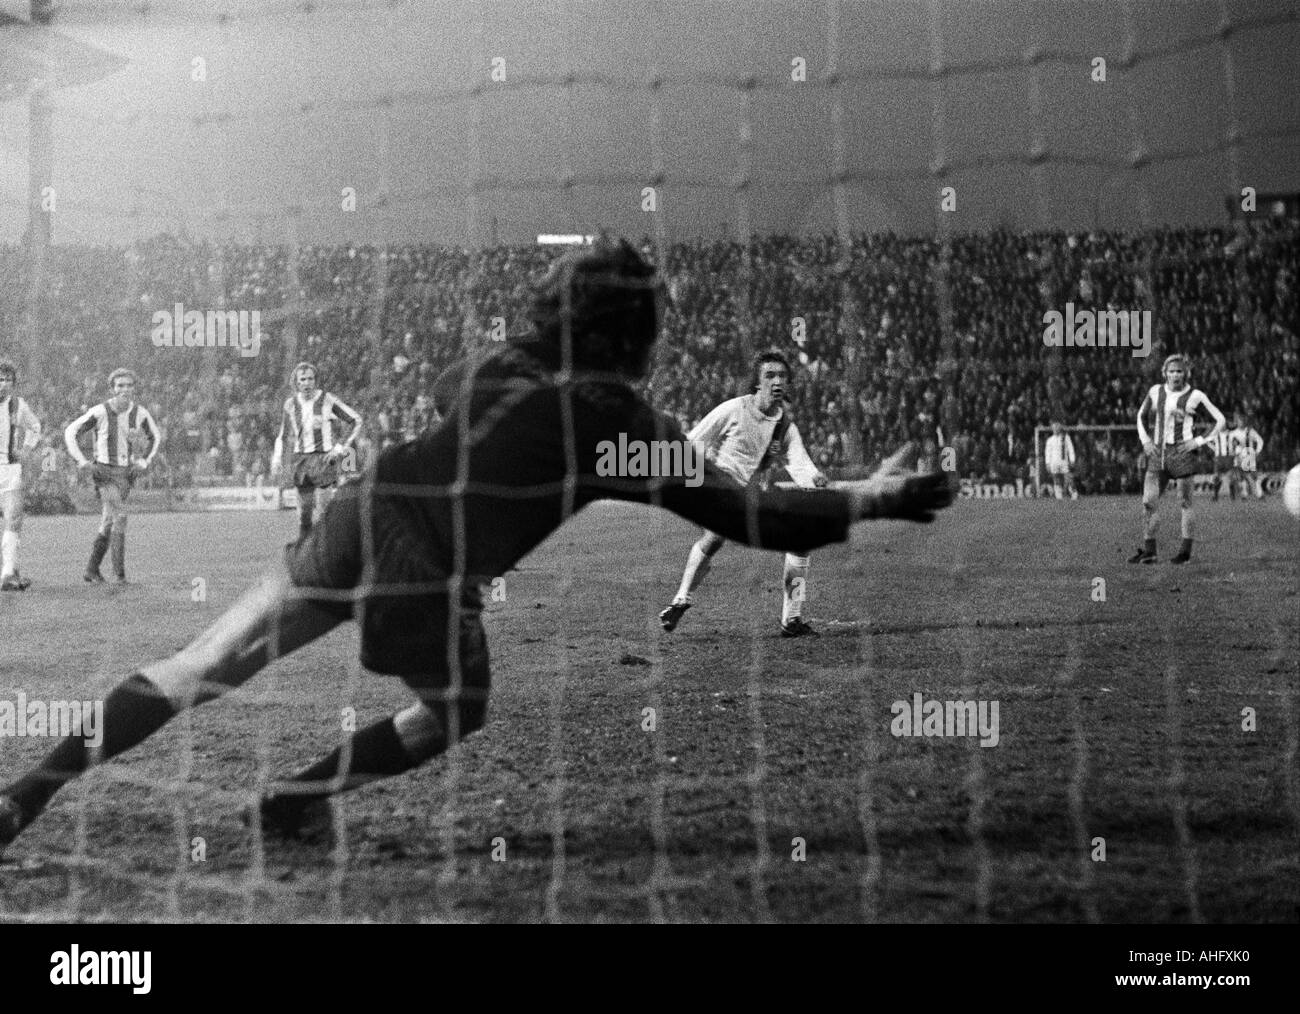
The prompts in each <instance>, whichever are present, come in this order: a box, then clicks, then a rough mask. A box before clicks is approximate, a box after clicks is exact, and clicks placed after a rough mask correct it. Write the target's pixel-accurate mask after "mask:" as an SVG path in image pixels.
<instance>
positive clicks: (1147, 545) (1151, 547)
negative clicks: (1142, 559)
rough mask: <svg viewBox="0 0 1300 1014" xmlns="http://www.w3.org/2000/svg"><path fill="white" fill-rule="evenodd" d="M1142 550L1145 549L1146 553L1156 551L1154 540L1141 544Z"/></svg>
mask: <svg viewBox="0 0 1300 1014" xmlns="http://www.w3.org/2000/svg"><path fill="white" fill-rule="evenodd" d="M1142 548H1143V549H1145V550H1146V551H1147V552H1148V553H1154V552H1155V551H1156V540H1155V539H1147V540H1146V541H1144V542H1143V543H1142Z"/></svg>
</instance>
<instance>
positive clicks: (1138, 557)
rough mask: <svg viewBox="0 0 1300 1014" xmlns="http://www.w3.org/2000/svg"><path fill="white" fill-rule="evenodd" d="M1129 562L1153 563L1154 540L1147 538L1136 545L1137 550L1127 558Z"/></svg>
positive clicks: (1154, 560) (1154, 554) (1154, 552)
mask: <svg viewBox="0 0 1300 1014" xmlns="http://www.w3.org/2000/svg"><path fill="white" fill-rule="evenodd" d="M1128 562H1129V563H1155V562H1156V540H1155V539H1147V540H1146V542H1144V543H1142V545H1140V546H1139V547H1138V551H1137V552H1136V553H1134V554H1133V555H1132V556H1130V557H1129V558H1128Z"/></svg>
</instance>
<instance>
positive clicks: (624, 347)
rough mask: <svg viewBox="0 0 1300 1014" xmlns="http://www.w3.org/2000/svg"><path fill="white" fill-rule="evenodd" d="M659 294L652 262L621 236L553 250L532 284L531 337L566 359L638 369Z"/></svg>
mask: <svg viewBox="0 0 1300 1014" xmlns="http://www.w3.org/2000/svg"><path fill="white" fill-rule="evenodd" d="M665 298H666V294H665V293H664V291H663V287H662V285H661V284H660V283H659V280H658V275H657V273H656V271H655V268H654V265H652V264H650V263H648V262H647V261H646V260H645V258H643V257H642V256H641V254H640V253H639V252H638V251H637V250H636V248H635V247H633V246H632V244H630V243H629V242H628V241H627V240H625V239H615V238H614V237H612V236H606V235H602V236H601V237H600V238H599V239H598V240H597V241H596V242H595V243H593V244H592V245H591V246H590V247H587V248H584V249H580V250H572V251H570V252H569V253H566V254H565V255H564V256H562V257H560V258H559V259H558V260H557V261H555V263H554V264H552V265H551V267H550V269H549V270H548V271H547V272H546V275H545V276H544V277H543V278H542V280H541V281H540V282H539V283H538V284H537V286H536V288H535V289H534V291H533V298H532V303H531V306H530V307H529V311H528V316H529V319H530V320H532V322H533V326H534V328H535V329H536V334H537V337H538V338H539V339H541V340H542V341H543V342H545V343H548V344H553V345H554V346H555V348H556V349H557V350H558V351H559V353H560V357H561V361H562V362H563V359H564V352H565V348H564V346H565V342H566V341H568V342H570V343H571V349H572V363H573V366H574V367H576V368H579V369H583V370H593V371H598V372H614V373H620V374H623V375H624V376H629V377H641V376H644V375H645V373H646V371H647V370H648V368H649V362H650V350H651V348H652V347H653V345H654V342H655V339H656V338H657V337H658V335H659V315H658V314H659V307H660V306H661V305H662V301H663V300H664V299H665Z"/></svg>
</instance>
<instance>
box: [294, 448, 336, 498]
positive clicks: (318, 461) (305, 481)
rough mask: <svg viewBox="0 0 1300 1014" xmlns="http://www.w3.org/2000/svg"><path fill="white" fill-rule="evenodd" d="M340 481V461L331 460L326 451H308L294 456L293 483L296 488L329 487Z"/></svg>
mask: <svg viewBox="0 0 1300 1014" xmlns="http://www.w3.org/2000/svg"><path fill="white" fill-rule="evenodd" d="M338 481H339V463H338V461H337V460H335V461H331V460H330V456H329V455H328V454H326V453H325V452H324V451H308V452H307V453H306V454H294V456H293V485H294V488H295V489H307V488H308V487H312V486H314V487H315V488H317V489H329V488H330V487H331V486H334V485H336V484H337V483H338Z"/></svg>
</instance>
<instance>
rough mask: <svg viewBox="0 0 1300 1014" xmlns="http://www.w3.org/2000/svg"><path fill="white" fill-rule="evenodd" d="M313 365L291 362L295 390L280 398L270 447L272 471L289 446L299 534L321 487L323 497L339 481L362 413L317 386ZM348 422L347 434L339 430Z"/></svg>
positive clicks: (358, 431) (313, 512)
mask: <svg viewBox="0 0 1300 1014" xmlns="http://www.w3.org/2000/svg"><path fill="white" fill-rule="evenodd" d="M317 377H318V371H317V369H316V367H315V365H314V364H312V363H299V364H298V365H297V366H295V367H294V368H293V376H292V381H291V382H292V385H293V388H294V393H293V394H291V395H290V396H289V397H288V398H287V399H285V402H284V411H283V413H282V414H281V417H280V432H279V435H278V436H276V438H275V449H274V450H273V451H272V453H271V473H272V474H275V473H277V472H279V471H280V465H281V463H282V462H283V460H284V449H285V446H286V445H288V446H289V447H290V448H291V450H292V454H293V457H292V461H291V465H290V471H291V473H292V474H291V476H290V478H291V479H292V482H293V487H294V489H295V490H296V491H297V493H298V538H300V539H301V538H303V537H304V536H306V534H307V533H308V532H310V531H311V527H312V524H313V523H314V520H315V516H316V501H317V496H318V493H317V491H318V490H319V491H320V498H321V500H322V502H323V503H328V497H329V491H330V490H332V489H334V487H335V486H337V485H338V482H339V479H340V477H341V476H340V473H341V471H342V464H343V462H344V461H349V460H351V459H352V455H353V447H354V445H355V444H356V441H357V438H358V437H359V436H361V416H360V415H358V414H357V413H356V412H355V411H354V410H352V409H351V408H349V407H348V406H347V405H345V404H344V403H343V400H342V399H341V398H339V397H337V396H335V395H333V394H330V393H329V392H328V391H322V390H320V388H319V387H318V386H317ZM339 427H347V429H348V434H347V436H346V437H340V436H339V435H338V432H337V430H338V428H339Z"/></svg>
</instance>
